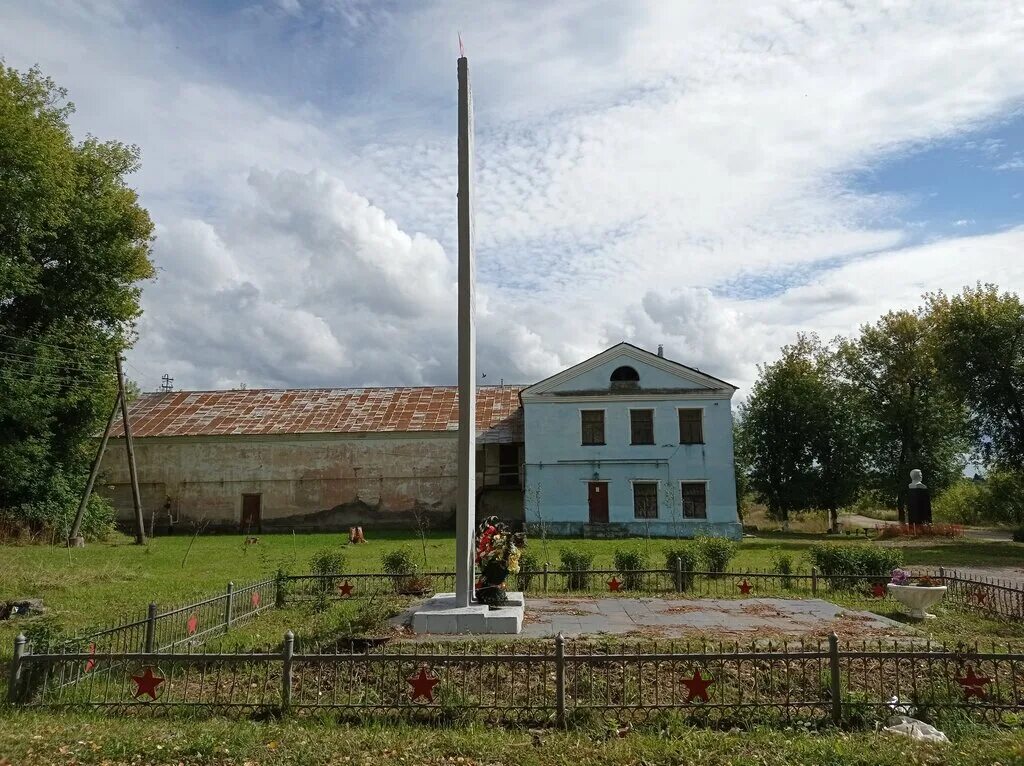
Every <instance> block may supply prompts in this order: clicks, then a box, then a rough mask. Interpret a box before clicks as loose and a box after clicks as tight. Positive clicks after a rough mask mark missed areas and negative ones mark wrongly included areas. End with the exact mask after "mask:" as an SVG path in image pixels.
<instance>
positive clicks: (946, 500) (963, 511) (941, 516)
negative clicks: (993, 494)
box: [933, 479, 986, 524]
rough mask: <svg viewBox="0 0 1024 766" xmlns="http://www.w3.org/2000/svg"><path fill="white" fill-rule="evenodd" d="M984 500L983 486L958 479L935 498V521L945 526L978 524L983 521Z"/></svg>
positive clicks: (968, 480)
mask: <svg viewBox="0 0 1024 766" xmlns="http://www.w3.org/2000/svg"><path fill="white" fill-rule="evenodd" d="M985 500H986V498H985V488H984V485H983V484H981V483H979V482H975V481H971V480H970V479H960V480H958V481H955V482H953V483H952V484H951V485H950V486H949V489H947V490H946V491H945V492H943V493H942V494H941V495H939V496H938V497H937V498H935V502H934V509H933V510H934V516H935V520H936V521H943V522H946V523H947V524H980V523H981V522H982V521H983V519H982V514H983V512H984V505H985Z"/></svg>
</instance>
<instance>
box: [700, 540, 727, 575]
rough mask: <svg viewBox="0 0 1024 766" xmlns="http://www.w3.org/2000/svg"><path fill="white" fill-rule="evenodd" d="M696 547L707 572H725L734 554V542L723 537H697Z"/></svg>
mask: <svg viewBox="0 0 1024 766" xmlns="http://www.w3.org/2000/svg"><path fill="white" fill-rule="evenodd" d="M697 548H698V550H699V551H700V556H701V558H702V559H703V560H704V563H705V564H706V565H707V567H708V571H709V572H716V573H720V572H725V571H727V570H728V568H729V562H730V561H732V558H733V556H735V555H736V543H734V542H733V541H732V540H728V539H726V538H724V537H698V538H697Z"/></svg>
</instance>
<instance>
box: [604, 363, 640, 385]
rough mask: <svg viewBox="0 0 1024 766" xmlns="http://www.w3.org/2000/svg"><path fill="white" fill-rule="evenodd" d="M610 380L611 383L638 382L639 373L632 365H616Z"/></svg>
mask: <svg viewBox="0 0 1024 766" xmlns="http://www.w3.org/2000/svg"><path fill="white" fill-rule="evenodd" d="M611 380H612V383H639V382H640V373H638V372H637V371H636V370H634V369H633V368H632V367H616V368H615V372H613V373H612V378H611Z"/></svg>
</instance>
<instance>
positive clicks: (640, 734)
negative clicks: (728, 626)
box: [0, 712, 1024, 766]
mask: <svg viewBox="0 0 1024 766" xmlns="http://www.w3.org/2000/svg"><path fill="white" fill-rule="evenodd" d="M612 728H613V729H614V727H612ZM952 739H953V742H952V743H951V744H949V745H939V746H928V745H920V744H917V743H914V742H911V741H908V740H907V739H905V738H901V737H892V736H884V735H878V734H872V733H856V734H844V733H836V732H831V733H825V734H813V733H801V732H770V731H753V732H743V733H732V734H727V733H722V732H714V731H708V730H701V729H691V728H688V727H684V726H679V725H678V724H677V725H673V724H671V722H669V723H668V724H666V725H662V726H660V727H659V726H657V725H651V724H648V725H646V726H644V727H642V728H638V729H637V730H635V731H631V732H628V733H625V735H624V736H622V737H619V736H616V735H615V734H614V732H613V731H609V730H607V729H602V728H598V727H594V728H582V729H576V730H570V731H565V732H561V731H554V730H545V731H541V732H533V731H524V730H516V729H509V730H502V729H495V728H494V727H489V726H484V725H480V724H470V725H460V726H458V727H454V726H453V727H444V726H434V727H427V726H417V725H413V724H394V725H390V726H384V725H348V724H338V723H336V722H333V721H330V720H323V721H311V720H292V721H286V722H274V721H269V722H260V723H255V722H252V721H245V720H241V721H239V720H228V719H222V718H217V719H210V720H189V719H182V718H179V717H175V718H174V719H173V720H169V719H167V718H163V717H158V718H113V717H111V718H106V717H103V716H102V715H98V714H88V713H71V714H61V715H59V716H58V715H53V714H42V713H17V714H14V713H9V712H8V713H3V712H0V756H6V757H7V758H8V759H9V760H10V761H11V762H12V763H14V764H19V766H32V765H33V764H47V765H49V764H54V763H78V764H107V766H122V765H125V764H139V763H146V764H243V763H244V764H248V765H249V766H262V765H263V764H273V766H293V765H294V766H297V765H298V764H302V765H303V766H317V765H318V764H380V763H393V764H438V765H439V766H440V765H441V764H444V765H445V766H453V765H457V766H482V765H483V764H488V765H493V766H497V765H498V764H512V763H515V764H523V765H524V766H564V764H580V763H585V764H592V765H593V766H603V765H604V764H607V765H608V766H612V765H613V764H614V765H616V766H617V765H618V764H645V765H646V766H662V765H663V764H664V765H665V766H669V764H672V765H673V766H674V765H675V764H681V763H686V764H701V765H706V766H711V765H714V766H726V765H735V766H740V765H741V764H743V765H750V766H754V765H755V764H756V766H783V765H785V766H907V764H931V765H933V766H939V764H943V765H945V766H982V765H984V766H991V765H992V764H997V763H998V764H1002V766H1019V765H1020V764H1024V733H1021V732H1020V731H1016V732H1014V731H993V730H991V729H966V730H964V731H962V732H957V733H956V734H953V735H952Z"/></svg>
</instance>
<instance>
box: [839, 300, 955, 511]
mask: <svg viewBox="0 0 1024 766" xmlns="http://www.w3.org/2000/svg"><path fill="white" fill-rule="evenodd" d="M932 331H933V328H932V326H931V323H930V319H929V317H928V315H927V314H926V313H925V312H924V311H922V310H917V311H891V312H889V313H888V314H886V315H885V316H883V317H882V318H881V319H879V320H878V321H877V322H876V323H875V324H873V325H864V326H863V327H861V331H860V335H859V336H858V337H857V338H856V339H852V340H847V341H844V342H843V343H842V344H841V345H840V349H839V357H838V363H839V369H840V370H841V371H842V374H843V376H844V377H845V378H846V380H847V381H848V382H849V383H850V384H851V385H852V386H854V387H855V388H856V389H858V391H859V392H860V400H861V402H862V403H863V407H864V408H865V409H864V413H865V415H866V416H867V418H868V427H867V431H866V438H865V442H864V448H865V451H866V452H867V456H868V463H869V466H868V471H869V475H870V478H871V480H872V484H873V488H874V489H876V490H879V491H880V492H881V495H882V496H883V497H886V498H888V500H889V502H890V503H891V504H892V505H893V506H894V507H895V508H897V509H898V510H899V513H900V518H901V519H904V518H905V515H906V498H907V484H908V483H909V482H910V471H911V469H913V468H920V469H921V470H922V471H923V472H924V476H925V483H926V484H927V485H928V486H929V487H930V488H932V490H933V491H937V490H942V489H944V488H945V487H947V486H949V484H950V483H951V482H952V481H954V480H955V479H956V478H957V477H958V476H960V475H961V474H962V472H963V467H964V456H965V454H966V453H967V451H968V450H969V440H968V431H967V420H966V410H965V408H964V407H963V404H962V402H961V401H960V400H959V399H958V398H957V396H956V395H955V394H954V393H953V392H952V391H951V390H950V389H949V387H948V386H946V385H945V383H944V381H943V379H942V377H941V376H940V375H939V371H938V369H937V364H936V359H935V355H934V353H933V352H932V345H931V334H932Z"/></svg>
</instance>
